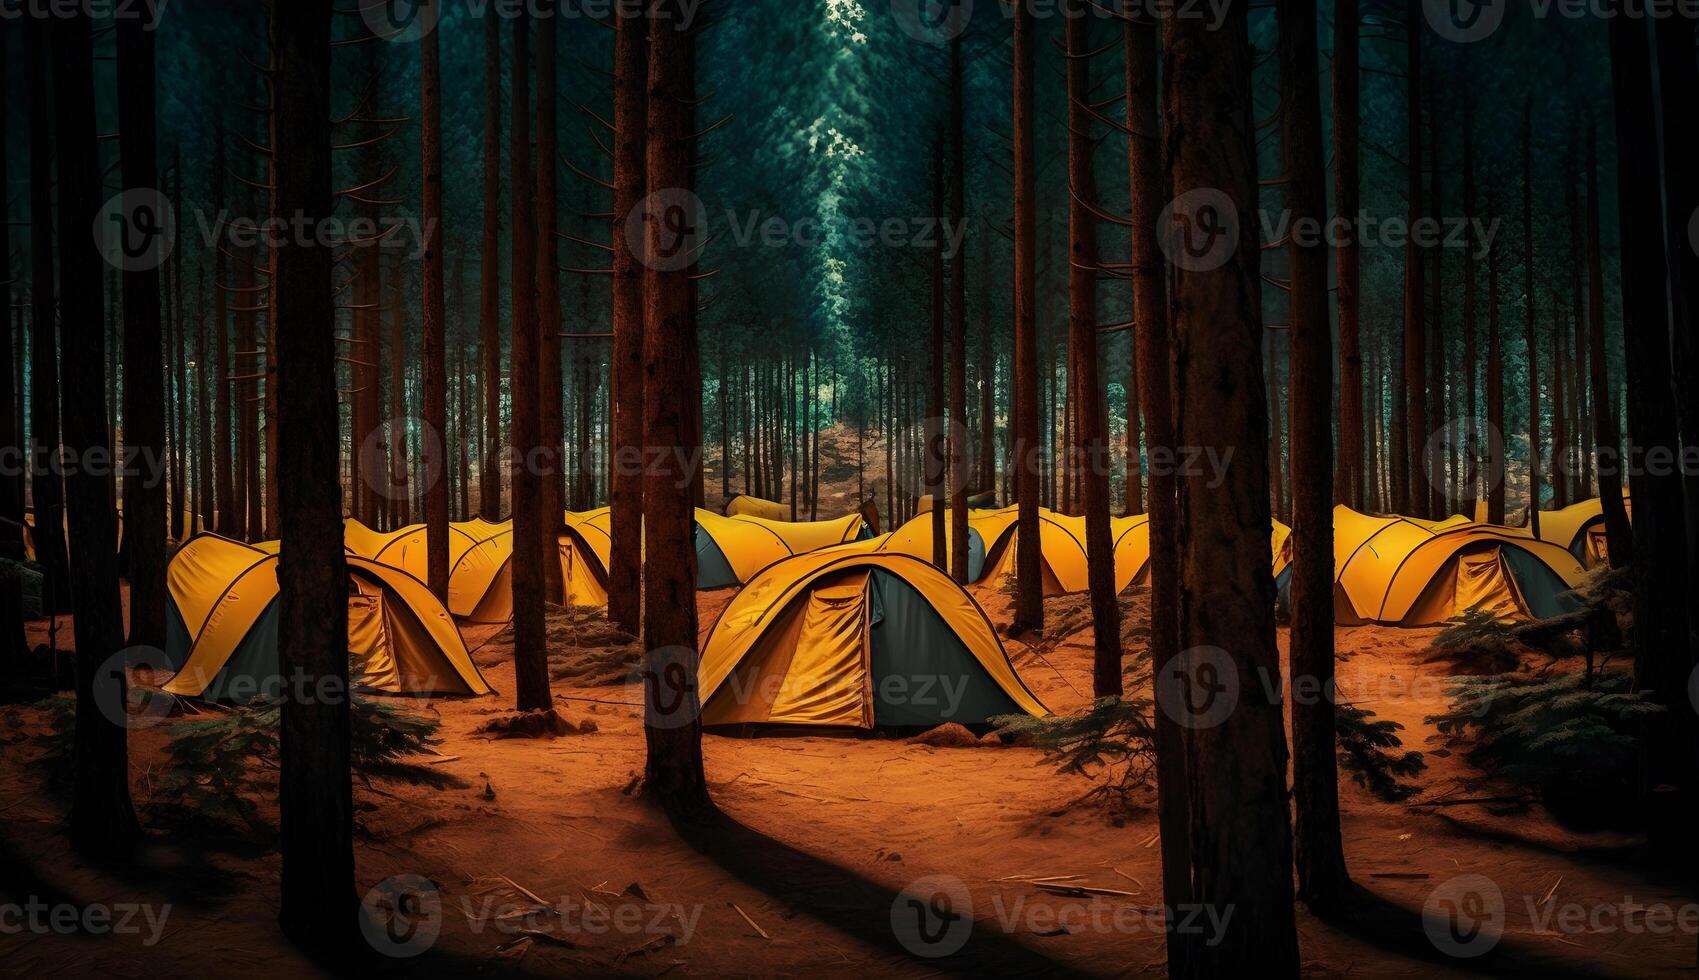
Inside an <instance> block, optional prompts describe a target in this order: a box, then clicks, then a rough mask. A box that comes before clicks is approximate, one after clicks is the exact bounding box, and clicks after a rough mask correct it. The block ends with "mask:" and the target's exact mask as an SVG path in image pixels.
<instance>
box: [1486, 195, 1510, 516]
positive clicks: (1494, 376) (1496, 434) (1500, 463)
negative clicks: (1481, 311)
mask: <svg viewBox="0 0 1699 980" xmlns="http://www.w3.org/2000/svg"><path fill="white" fill-rule="evenodd" d="M1496 210H1497V209H1496V208H1494V207H1493V195H1492V193H1491V192H1490V191H1489V192H1488V194H1487V213H1488V214H1489V215H1491V214H1494V213H1495V211H1496ZM1498 301H1499V283H1498V242H1497V241H1496V240H1495V241H1493V242H1491V243H1489V244H1488V246H1487V432H1488V433H1489V434H1490V435H1491V437H1492V440H1491V442H1489V443H1488V447H1489V448H1490V449H1491V450H1492V451H1493V454H1494V457H1495V458H1494V459H1493V461H1492V463H1491V465H1490V466H1489V467H1488V469H1487V471H1486V474H1485V475H1486V478H1487V481H1488V482H1487V522H1488V523H1489V524H1503V523H1504V491H1505V488H1504V484H1505V481H1506V480H1507V479H1509V469H1510V460H1509V450H1508V449H1507V448H1506V446H1505V442H1504V438H1505V436H1504V338H1503V335H1502V334H1501V333H1500V331H1499V323H1498V307H1499V302H1498Z"/></svg>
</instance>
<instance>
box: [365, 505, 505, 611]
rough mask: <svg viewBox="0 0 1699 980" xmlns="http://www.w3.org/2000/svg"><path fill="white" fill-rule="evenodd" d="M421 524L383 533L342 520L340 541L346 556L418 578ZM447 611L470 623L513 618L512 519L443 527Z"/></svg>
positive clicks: (421, 573)
mask: <svg viewBox="0 0 1699 980" xmlns="http://www.w3.org/2000/svg"><path fill="white" fill-rule="evenodd" d="M426 540H427V538H426V534H425V525H423V524H410V525H408V526H406V527H404V528H400V529H398V530H395V531H390V532H388V533H384V532H381V531H374V530H372V529H371V528H369V527H367V526H366V525H364V524H362V523H360V522H359V521H356V520H354V519H353V518H348V519H347V520H345V521H344V522H343V529H342V543H343V547H344V548H345V549H347V551H348V553H349V554H352V555H358V556H359V557H361V558H366V559H370V560H371V561H375V562H377V563H378V564H380V565H388V566H389V567H390V568H399V569H401V570H402V571H404V572H406V573H407V574H409V575H411V576H413V577H414V578H416V579H418V580H420V581H421V582H423V581H426V580H427V579H428V578H429V577H430V570H429V566H428V565H427V561H428V557H427V552H426ZM448 611H449V612H450V613H451V614H452V615H453V616H454V618H456V619H464V620H466V621H468V622H473V623H505V622H507V621H508V620H509V619H512V618H513V522H512V521H503V522H501V523H500V524H492V523H490V522H489V521H485V520H482V519H473V520H470V521H464V522H456V523H452V524H450V525H449V526H448Z"/></svg>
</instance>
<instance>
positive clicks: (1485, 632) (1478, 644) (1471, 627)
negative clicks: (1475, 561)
mask: <svg viewBox="0 0 1699 980" xmlns="http://www.w3.org/2000/svg"><path fill="white" fill-rule="evenodd" d="M1428 649H1430V650H1432V651H1434V652H1436V653H1442V654H1447V655H1450V656H1454V657H1457V658H1459V659H1463V660H1467V661H1468V662H1469V663H1472V664H1480V665H1485V666H1486V668H1487V669H1489V670H1491V671H1492V672H1494V673H1500V672H1503V671H1507V670H1513V669H1515V667H1516V665H1517V664H1518V663H1520V662H1521V659H1522V655H1523V654H1524V653H1526V652H1527V650H1528V648H1527V646H1526V645H1524V644H1523V643H1522V641H1521V640H1520V639H1518V638H1517V635H1516V625H1515V624H1513V623H1507V622H1505V621H1503V620H1500V619H1498V618H1496V617H1494V616H1493V614H1492V613H1490V612H1487V611H1486V610H1484V609H1471V610H1469V611H1468V612H1465V613H1464V614H1463V615H1461V616H1458V617H1456V618H1454V619H1452V620H1451V621H1450V622H1449V623H1448V624H1447V625H1446V627H1445V629H1443V630H1441V631H1440V632H1439V635H1437V636H1435V637H1434V638H1433V640H1432V641H1431V642H1430V643H1429V644H1428Z"/></svg>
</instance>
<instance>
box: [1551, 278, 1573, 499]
mask: <svg viewBox="0 0 1699 980" xmlns="http://www.w3.org/2000/svg"><path fill="white" fill-rule="evenodd" d="M1557 304H1558V298H1557V296H1556V295H1555V294H1554V295H1553V296H1552V352H1551V362H1550V363H1551V379H1552V381H1551V385H1552V454H1551V479H1552V507H1553V508H1556V509H1562V508H1564V507H1567V506H1569V462H1568V460H1569V432H1568V428H1567V424H1566V419H1565V418H1564V414H1565V413H1566V412H1568V410H1569V407H1568V395H1567V394H1565V392H1564V390H1563V376H1564V375H1565V374H1567V373H1568V371H1567V370H1566V369H1565V367H1564V358H1565V357H1566V354H1565V351H1566V350H1567V342H1566V337H1565V334H1567V333H1568V332H1569V328H1568V324H1567V323H1565V322H1564V317H1563V310H1562V309H1561V308H1560V307H1559V306H1558V305H1557Z"/></svg>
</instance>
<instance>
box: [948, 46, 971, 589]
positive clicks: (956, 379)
mask: <svg viewBox="0 0 1699 980" xmlns="http://www.w3.org/2000/svg"><path fill="white" fill-rule="evenodd" d="M962 70H963V69H962V38H961V35H959V34H958V35H957V36H956V37H955V38H954V39H952V40H951V41H950V173H951V179H950V219H951V221H953V222H954V223H955V227H957V228H962V227H963V224H962V223H963V221H964V220H965V216H966V206H965V198H966V186H965V185H966V183H967V168H966V167H965V166H964V163H963V157H964V156H965V154H966V145H965V144H966V138H965V137H964V135H963V131H962V130H963V125H962V117H963V114H964V113H963V109H962V89H963V86H964V82H963V79H962ZM965 242H966V236H965V235H964V236H963V238H962V239H961V240H960V241H958V242H957V244H956V254H955V255H954V256H953V257H952V259H953V265H952V267H951V270H950V575H951V577H953V578H954V579H955V580H956V581H957V582H959V583H961V584H963V585H966V584H967V580H968V568H967V558H968V527H967V488H968V481H967V452H968V431H969V430H968V427H967V256H966V255H965V254H963V252H964V251H965V247H966V246H965V244H964V243H965Z"/></svg>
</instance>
